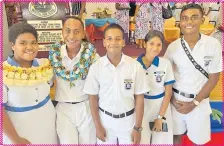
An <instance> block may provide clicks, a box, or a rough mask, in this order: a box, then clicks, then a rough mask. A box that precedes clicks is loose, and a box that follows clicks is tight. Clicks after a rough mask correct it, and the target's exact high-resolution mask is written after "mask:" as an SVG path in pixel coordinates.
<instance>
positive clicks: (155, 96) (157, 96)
mask: <svg viewBox="0 0 224 146" xmlns="http://www.w3.org/2000/svg"><path fill="white" fill-rule="evenodd" d="M164 95H165V92H163V93H161V94H158V95H153V96H148V95H144V98H146V99H158V98H161V97H164Z"/></svg>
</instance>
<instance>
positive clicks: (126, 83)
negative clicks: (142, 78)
mask: <svg viewBox="0 0 224 146" xmlns="http://www.w3.org/2000/svg"><path fill="white" fill-rule="evenodd" d="M132 83H133V81H132V79H124V85H125V89H126V90H130V89H131V84H132Z"/></svg>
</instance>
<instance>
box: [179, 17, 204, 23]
mask: <svg viewBox="0 0 224 146" xmlns="http://www.w3.org/2000/svg"><path fill="white" fill-rule="evenodd" d="M200 18H201V17H200V16H192V17H190V18H189V17H186V16H183V17H181V18H180V20H181V21H185V22H187V21H189V19H190V20H191V21H197V20H199V19H200Z"/></svg>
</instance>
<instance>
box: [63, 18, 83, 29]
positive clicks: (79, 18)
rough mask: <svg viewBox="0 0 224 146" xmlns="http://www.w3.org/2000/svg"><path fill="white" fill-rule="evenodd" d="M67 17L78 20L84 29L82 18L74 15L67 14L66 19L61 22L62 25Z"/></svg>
mask: <svg viewBox="0 0 224 146" xmlns="http://www.w3.org/2000/svg"><path fill="white" fill-rule="evenodd" d="M68 19H74V20H78V21H79V22H80V23H81V25H82V28H83V29H84V23H83V22H82V20H81V19H80V18H78V17H76V16H67V17H66V19H64V20H63V21H62V22H63V26H64V24H65V22H66V21H67V20H68Z"/></svg>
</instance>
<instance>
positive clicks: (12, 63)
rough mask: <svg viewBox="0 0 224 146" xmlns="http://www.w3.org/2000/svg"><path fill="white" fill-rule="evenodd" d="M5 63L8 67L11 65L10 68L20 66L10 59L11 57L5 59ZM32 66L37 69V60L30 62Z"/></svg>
mask: <svg viewBox="0 0 224 146" xmlns="http://www.w3.org/2000/svg"><path fill="white" fill-rule="evenodd" d="M7 62H8V63H9V64H10V65H12V66H16V67H20V65H19V64H18V63H17V62H16V61H15V60H14V59H13V58H11V57H8V58H7ZM32 66H35V67H38V66H39V63H38V61H37V59H34V60H33V61H32Z"/></svg>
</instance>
